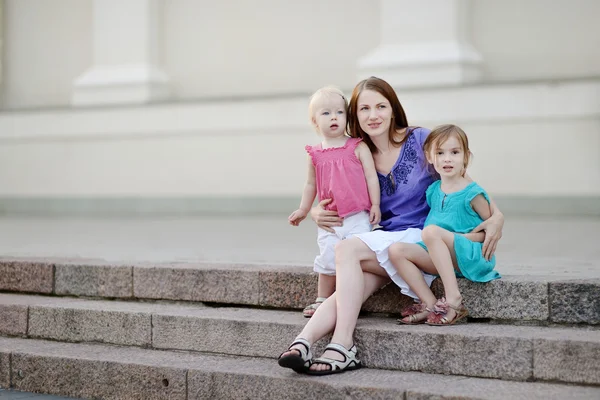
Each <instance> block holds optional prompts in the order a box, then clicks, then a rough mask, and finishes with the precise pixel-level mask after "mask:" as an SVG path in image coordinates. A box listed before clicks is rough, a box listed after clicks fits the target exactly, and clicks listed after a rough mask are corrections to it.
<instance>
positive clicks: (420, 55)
mask: <svg viewBox="0 0 600 400" xmlns="http://www.w3.org/2000/svg"><path fill="white" fill-rule="evenodd" d="M470 9H471V2H470V0H427V1H423V0H381V18H380V33H381V38H380V43H379V45H378V47H377V48H375V49H374V50H373V51H372V52H370V53H369V54H367V55H365V56H364V57H363V58H361V59H360V60H359V61H358V71H359V78H360V79H364V78H366V77H369V76H371V75H375V76H377V77H380V78H382V79H385V80H387V81H388V82H389V83H390V84H391V85H392V86H394V87H427V86H444V85H461V84H465V83H472V82H476V81H478V80H480V79H481V66H482V58H481V55H480V54H479V53H478V52H477V50H475V48H474V47H473V46H472V45H471V43H470V35H471V19H470V18H471V16H470Z"/></svg>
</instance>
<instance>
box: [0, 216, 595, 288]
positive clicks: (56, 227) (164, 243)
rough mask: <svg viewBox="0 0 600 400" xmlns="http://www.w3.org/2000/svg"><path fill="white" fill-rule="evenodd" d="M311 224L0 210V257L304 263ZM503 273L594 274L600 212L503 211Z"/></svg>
mask: <svg viewBox="0 0 600 400" xmlns="http://www.w3.org/2000/svg"><path fill="white" fill-rule="evenodd" d="M316 253H317V245H316V226H315V225H314V223H313V222H312V221H304V222H303V223H302V225H301V226H300V227H292V226H290V225H288V224H287V220H286V216H284V215H276V216H252V217H239V216H236V217H212V218H211V217H188V218H156V217H155V218H151V219H149V218H105V219H81V218H74V219H67V218H0V255H1V256H3V257H11V256H13V257H26V258H37V257H44V258H46V257H60V258H88V259H102V260H107V261H119V262H122V261H150V262H174V261H181V262H194V261H221V262H251V263H269V264H295V265H298V264H303V265H310V264H311V263H312V260H313V259H314V256H315V254H316ZM497 257H498V269H499V271H500V272H501V273H503V274H511V275H514V274H522V275H538V276H545V275H547V276H551V277H559V278H563V277H568V278H600V218H596V219H593V218H575V217H569V218H548V217H545V218H523V217H507V219H506V224H505V229H504V237H503V239H502V240H501V243H500V246H499V248H498V251H497Z"/></svg>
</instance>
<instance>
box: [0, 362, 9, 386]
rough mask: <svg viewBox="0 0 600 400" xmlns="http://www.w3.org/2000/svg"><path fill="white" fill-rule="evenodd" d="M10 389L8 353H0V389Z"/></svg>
mask: <svg viewBox="0 0 600 400" xmlns="http://www.w3.org/2000/svg"><path fill="white" fill-rule="evenodd" d="M9 387H10V353H0V388H2V389H8V388H9Z"/></svg>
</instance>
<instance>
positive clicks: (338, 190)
mask: <svg viewBox="0 0 600 400" xmlns="http://www.w3.org/2000/svg"><path fill="white" fill-rule="evenodd" d="M360 142H362V139H358V138H349V139H348V140H347V141H346V144H345V145H344V146H342V147H330V148H328V149H323V148H322V146H321V145H320V144H318V145H316V146H306V151H307V152H308V154H309V155H310V157H311V159H312V163H313V165H314V166H315V178H316V182H317V195H318V196H319V201H321V200H324V199H332V200H333V201H332V202H331V203H329V204H328V205H327V206H325V209H327V210H331V211H337V212H338V215H339V216H340V217H346V216H348V215H352V214H356V213H358V212H361V211H369V210H370V209H371V201H370V199H369V191H368V189H367V181H366V179H365V172H364V170H363V167H362V164H361V163H360V161H359V159H358V158H357V157H356V154H354V151H355V150H356V146H358V144H359V143H360Z"/></svg>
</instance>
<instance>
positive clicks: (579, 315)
mask: <svg viewBox="0 0 600 400" xmlns="http://www.w3.org/2000/svg"><path fill="white" fill-rule="evenodd" d="M316 282H317V276H316V274H314V273H312V272H311V268H310V267H308V266H295V267H294V266H284V265H262V264H227V263H208V262H206V263H186V264H181V263H176V264H156V263H138V264H128V265H123V264H111V263H106V262H98V261H86V262H83V261H79V260H78V261H73V260H64V261H62V262H61V261H60V260H53V261H40V260H36V261H28V260H14V259H9V260H6V259H0V291H13V292H24V293H40V294H54V295H60V296H86V297H102V298H116V299H155V300H159V299H163V300H174V301H196V302H212V303H220V304H243V305H256V306H261V307H271V308H283V309H301V308H303V307H305V306H306V305H307V304H310V303H312V302H313V301H314V299H315V297H316V286H317V283H316ZM459 285H460V288H461V291H462V293H463V297H464V298H465V304H466V306H467V307H468V308H469V310H470V311H471V316H472V317H473V318H489V319H497V320H506V321H517V320H523V321H549V322H554V323H583V324H592V325H595V324H600V279H596V280H565V281H552V280H549V279H547V278H544V277H530V276H506V277H504V278H503V279H499V280H495V281H492V282H489V283H487V284H479V283H473V282H469V281H467V280H465V279H460V280H459ZM433 289H434V292H435V293H436V295H437V296H438V297H440V296H441V295H442V293H443V286H442V285H441V282H440V280H439V279H438V280H436V281H435V282H434V285H433ZM411 302H412V299H410V298H408V297H407V296H403V295H401V294H400V293H399V290H398V289H397V287H395V286H394V285H393V284H391V285H388V286H387V287H386V288H384V289H383V290H381V291H379V292H378V293H376V294H375V295H374V296H373V297H372V298H370V299H369V300H368V301H367V302H366V303H365V305H364V307H363V310H364V311H366V312H381V313H391V314H398V313H399V312H400V310H402V309H403V308H404V307H406V306H407V305H409V304H410V303H411Z"/></svg>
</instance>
